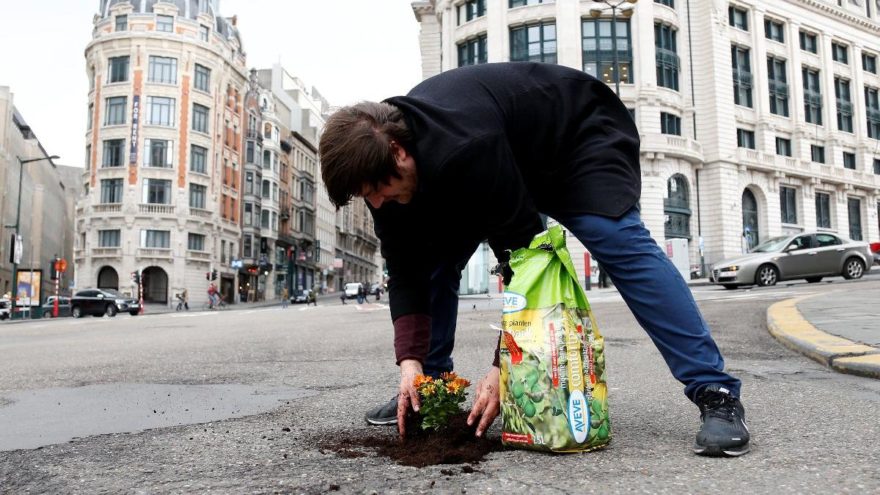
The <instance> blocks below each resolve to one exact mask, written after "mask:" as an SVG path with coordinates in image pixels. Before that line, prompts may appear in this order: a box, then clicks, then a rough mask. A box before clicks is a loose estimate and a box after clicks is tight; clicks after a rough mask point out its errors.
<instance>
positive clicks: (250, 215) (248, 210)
mask: <svg viewBox="0 0 880 495" xmlns="http://www.w3.org/2000/svg"><path fill="white" fill-rule="evenodd" d="M253 221H254V205H253V203H245V204H244V224H245V225H250V224H252V223H253Z"/></svg>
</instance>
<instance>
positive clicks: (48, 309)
mask: <svg viewBox="0 0 880 495" xmlns="http://www.w3.org/2000/svg"><path fill="white" fill-rule="evenodd" d="M54 311H55V296H49V297H47V298H46V302H45V303H44V304H43V318H52V317H53V315H54ZM58 316H59V317H61V316H70V298H69V297H65V296H58Z"/></svg>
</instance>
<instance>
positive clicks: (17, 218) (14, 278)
mask: <svg viewBox="0 0 880 495" xmlns="http://www.w3.org/2000/svg"><path fill="white" fill-rule="evenodd" d="M16 158H18V203H17V205H16V208H15V225H13V226H12V228H13V229H15V243H14V244H13V253H12V292H13V293H12V308H11V313H10V318H15V307H16V306H17V304H16V301H17V300H18V257H17V256H15V254H16V253H15V251H17V249H16V246H17V244H18V228H19V226H20V223H21V181H22V178H23V177H24V164H25V163H31V162H39V161H42V160H57V159H59V158H60V157H59V156H58V155H52V156H42V157H40V158H29V159H27V160H22V159H21V157H20V156H16ZM31 283H33V280H31Z"/></svg>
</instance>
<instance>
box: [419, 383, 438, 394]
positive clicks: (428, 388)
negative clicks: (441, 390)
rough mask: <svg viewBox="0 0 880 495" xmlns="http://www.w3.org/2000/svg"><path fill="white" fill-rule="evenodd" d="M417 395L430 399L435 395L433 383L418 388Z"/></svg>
mask: <svg viewBox="0 0 880 495" xmlns="http://www.w3.org/2000/svg"><path fill="white" fill-rule="evenodd" d="M419 393H420V394H422V395H423V396H425V397H430V396H432V395H434V394H435V393H437V388H436V386H435V385H434V384H433V383H429V384H427V385H425V386H424V387H422V388H420V389H419Z"/></svg>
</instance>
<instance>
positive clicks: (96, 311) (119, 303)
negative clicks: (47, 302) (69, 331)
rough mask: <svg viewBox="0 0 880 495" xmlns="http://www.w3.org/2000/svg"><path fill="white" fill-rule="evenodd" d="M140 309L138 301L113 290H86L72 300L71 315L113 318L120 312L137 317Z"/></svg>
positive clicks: (75, 295) (76, 316) (78, 293)
mask: <svg viewBox="0 0 880 495" xmlns="http://www.w3.org/2000/svg"><path fill="white" fill-rule="evenodd" d="M140 309H141V306H140V304H139V303H138V301H137V299H133V298H131V297H126V296H124V295H122V294H120V293H119V291H116V290H113V289H84V290H81V291H79V292H77V293H76V294H74V295H73V297H72V298H71V299H70V314H72V315H73V317H74V318H79V317H81V316H83V315H92V316H102V315H107V316H111V317H112V316H116V313H119V312H120V311H122V312H128V314H130V315H132V316H135V315H137V314H138V312H139V311H140Z"/></svg>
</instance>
